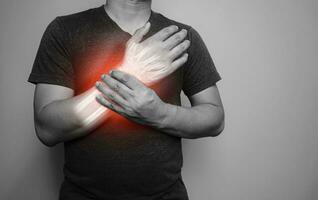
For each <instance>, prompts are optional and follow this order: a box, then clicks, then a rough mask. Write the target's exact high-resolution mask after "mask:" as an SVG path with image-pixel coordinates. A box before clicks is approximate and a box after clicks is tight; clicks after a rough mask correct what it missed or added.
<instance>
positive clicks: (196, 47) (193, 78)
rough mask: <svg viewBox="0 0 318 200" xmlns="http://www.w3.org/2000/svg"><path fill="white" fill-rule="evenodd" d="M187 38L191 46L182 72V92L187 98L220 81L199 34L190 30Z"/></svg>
mask: <svg viewBox="0 0 318 200" xmlns="http://www.w3.org/2000/svg"><path fill="white" fill-rule="evenodd" d="M188 37H189V40H190V42H191V45H190V47H189V49H188V54H189V57H188V61H187V62H186V63H185V65H184V66H183V67H184V69H183V70H184V71H183V84H182V90H183V92H184V94H185V95H186V96H188V97H190V96H192V95H194V94H196V93H198V92H200V91H202V90H204V89H206V88H208V87H210V86H212V85H214V84H215V83H216V82H217V81H219V80H221V76H220V75H219V73H218V71H217V70H216V67H215V66H214V62H213V60H212V57H211V55H210V53H209V51H208V49H207V47H206V45H205V44H204V42H203V40H202V38H201V36H200V35H199V33H198V32H197V31H196V30H195V29H193V28H190V29H189V31H188Z"/></svg>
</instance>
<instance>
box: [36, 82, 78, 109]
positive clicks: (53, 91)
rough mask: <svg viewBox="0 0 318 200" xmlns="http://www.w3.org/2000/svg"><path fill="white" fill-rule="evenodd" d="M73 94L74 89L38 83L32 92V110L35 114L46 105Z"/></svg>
mask: <svg viewBox="0 0 318 200" xmlns="http://www.w3.org/2000/svg"><path fill="white" fill-rule="evenodd" d="M73 96H74V90H73V89H71V88H68V87H64V86H60V85H54V84H46V83H38V84H36V87H35V93H34V112H35V114H36V115H37V114H38V113H39V112H40V111H41V110H42V108H43V107H45V106H46V105H48V104H50V103H52V102H54V101H58V100H63V99H68V98H71V97H73Z"/></svg>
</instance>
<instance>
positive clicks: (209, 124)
mask: <svg viewBox="0 0 318 200" xmlns="http://www.w3.org/2000/svg"><path fill="white" fill-rule="evenodd" d="M165 110H166V112H165V117H164V118H163V120H162V121H161V122H158V125H157V126H156V128H158V129H160V130H161V131H163V132H165V133H167V134H170V135H173V136H177V137H182V138H187V139H196V138H201V137H208V136H212V137H214V136H217V135H218V134H220V133H221V132H222V130H223V128H224V112H223V109H222V107H220V106H215V105H212V104H201V105H196V106H193V107H190V108H189V107H182V106H177V105H172V104H166V108H165Z"/></svg>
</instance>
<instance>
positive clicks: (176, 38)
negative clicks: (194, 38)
mask: <svg viewBox="0 0 318 200" xmlns="http://www.w3.org/2000/svg"><path fill="white" fill-rule="evenodd" d="M186 36H187V30H185V29H182V30H181V31H179V32H178V33H175V34H173V35H172V36H171V37H169V38H168V39H167V40H165V41H164V42H163V46H164V47H165V48H167V49H169V50H170V49H172V48H173V47H175V46H177V45H178V44H180V43H181V42H182V41H183V40H184V39H185V37H186Z"/></svg>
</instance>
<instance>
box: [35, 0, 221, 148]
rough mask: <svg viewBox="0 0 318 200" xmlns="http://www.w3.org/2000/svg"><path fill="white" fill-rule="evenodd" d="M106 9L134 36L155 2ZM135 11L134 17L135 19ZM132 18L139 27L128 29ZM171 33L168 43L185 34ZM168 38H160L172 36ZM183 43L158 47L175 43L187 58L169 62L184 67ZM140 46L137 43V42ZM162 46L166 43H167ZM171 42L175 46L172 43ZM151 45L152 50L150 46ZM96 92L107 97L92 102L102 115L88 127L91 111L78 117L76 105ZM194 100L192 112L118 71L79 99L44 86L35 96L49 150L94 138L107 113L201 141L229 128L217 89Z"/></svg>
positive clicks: (123, 1)
mask: <svg viewBox="0 0 318 200" xmlns="http://www.w3.org/2000/svg"><path fill="white" fill-rule="evenodd" d="M107 5H108V6H110V8H112V9H111V12H112V13H113V16H121V17H120V18H121V19H120V20H118V21H117V22H118V24H120V26H121V27H122V28H123V30H127V31H128V30H130V32H135V30H137V29H138V28H139V27H141V26H142V25H143V24H145V23H146V21H147V19H148V18H149V15H147V13H149V11H150V8H151V7H150V5H151V1H138V0H135V1H130V0H109V1H108V3H107ZM134 12H135V15H133V14H132V13H134ZM143 12H144V13H143ZM133 16H136V18H134V17H133ZM128 18H129V19H130V22H129V24H130V25H131V24H134V25H135V27H132V26H128V25H127V26H126V25H125V23H124V19H128ZM114 19H116V18H114ZM126 24H127V23H126ZM125 27H126V28H125ZM144 28H145V27H144ZM169 28H170V31H171V33H170V35H171V36H170V37H169V38H173V36H174V35H176V34H178V33H179V34H180V31H179V32H177V33H175V31H176V30H174V31H173V30H172V28H171V27H167V28H166V29H169ZM141 32H142V31H139V32H138V31H137V32H136V33H137V34H138V33H139V34H140V35H139V36H138V37H142V35H143V34H142V33H141ZM166 32H167V30H165V31H164V30H163V31H161V33H160V31H159V32H158V33H157V34H156V35H157V36H158V34H159V35H160V34H163V35H164V33H166ZM163 35H162V36H161V37H167V36H163ZM184 38H185V36H184V37H183V39H182V40H180V37H179V42H176V41H175V40H173V39H171V40H170V39H169V40H165V42H166V44H165V45H159V46H160V48H162V49H161V50H162V51H166V52H167V49H168V48H167V46H169V45H172V43H174V46H175V47H178V46H179V47H180V49H179V50H178V52H179V54H178V55H183V56H181V57H180V59H181V60H179V61H178V60H173V57H170V59H171V60H173V61H170V62H169V63H170V64H171V63H173V62H179V64H180V66H181V65H182V64H183V63H184V62H186V60H187V56H186V55H185V54H184V51H185V50H186V48H187V47H186V46H185V44H184V43H183V42H184ZM148 39H149V38H148ZM152 39H153V41H155V42H156V43H158V42H160V40H158V38H157V39H154V38H152ZM136 41H137V43H138V40H136ZM161 42H162V43H163V41H161ZM167 42H170V43H169V44H167ZM180 44H183V45H180ZM149 45H150V46H151V42H149ZM188 45H190V44H188ZM172 46H173V45H172ZM156 48H158V46H156ZM172 49H174V48H172ZM172 49H170V50H169V52H170V51H171V50H172ZM181 49H183V50H181ZM175 51H176V49H175ZM164 55H167V54H164ZM176 57H177V56H176ZM123 66H124V65H123ZM180 66H179V67H180ZM176 68H177V67H176ZM139 78H140V77H139ZM145 82H147V81H145ZM95 87H96V88H95ZM97 90H98V92H99V93H101V94H102V95H97V96H96V101H92V103H93V104H94V105H95V106H96V109H98V108H103V109H102V110H103V112H101V114H100V115H99V116H98V117H97V118H95V119H94V120H92V122H90V123H84V121H85V117H84V118H83V116H85V114H86V113H85V111H86V112H87V110H86V109H84V110H83V113H79V112H78V110H77V109H76V106H78V105H79V104H80V103H81V102H83V101H85V99H87V97H88V96H94V95H96V94H97V93H96V91H97ZM189 100H190V102H191V105H192V107H191V108H186V107H181V106H177V105H172V104H168V103H165V102H163V101H162V100H161V99H160V98H159V97H158V95H157V94H156V93H155V92H154V91H153V90H152V89H150V88H149V87H147V84H145V83H144V82H142V80H139V79H138V76H134V75H131V74H129V73H127V72H124V70H114V73H111V74H110V75H108V74H105V75H104V76H103V78H102V79H101V80H100V81H98V82H97V83H96V86H93V87H92V88H91V89H89V90H88V91H86V92H84V93H82V94H80V95H77V96H74V91H73V90H72V89H70V88H67V87H63V86H59V85H51V84H44V83H39V84H37V86H36V90H35V96H34V116H35V128H36V133H37V136H38V137H39V139H40V140H41V141H42V142H43V143H44V144H45V145H47V146H53V145H55V144H58V143H60V142H65V141H69V140H73V139H75V138H78V137H82V136H85V135H87V134H89V133H90V132H91V130H92V129H94V128H95V127H97V126H99V125H100V124H101V123H103V122H105V120H106V119H107V116H108V115H107V114H108V112H107V111H109V110H108V109H111V110H113V111H115V112H117V113H119V114H121V115H123V116H124V117H126V118H127V119H129V120H132V121H135V122H137V123H140V124H144V125H150V126H152V127H154V128H156V129H159V130H162V131H163V132H164V133H166V134H170V135H174V136H178V137H183V138H199V137H207V136H217V135H218V134H220V133H221V132H222V130H223V129H224V111H223V105H222V102H221V98H220V95H219V92H218V88H217V86H216V85H214V86H211V87H209V88H207V89H205V90H203V91H201V92H200V93H197V94H195V95H193V96H191V97H189ZM91 112H92V111H91ZM106 122H107V120H106Z"/></svg>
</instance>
